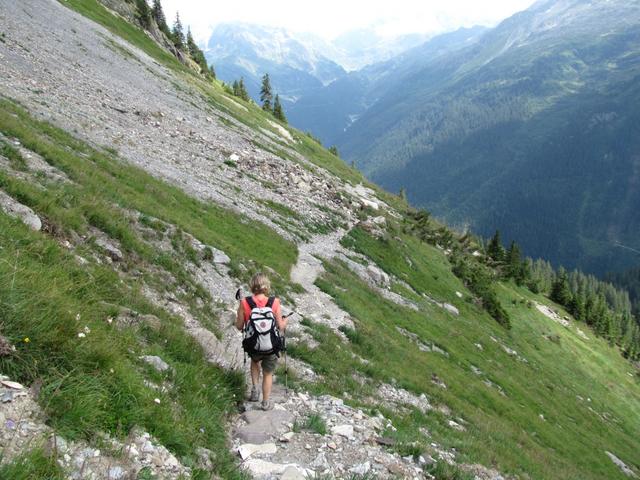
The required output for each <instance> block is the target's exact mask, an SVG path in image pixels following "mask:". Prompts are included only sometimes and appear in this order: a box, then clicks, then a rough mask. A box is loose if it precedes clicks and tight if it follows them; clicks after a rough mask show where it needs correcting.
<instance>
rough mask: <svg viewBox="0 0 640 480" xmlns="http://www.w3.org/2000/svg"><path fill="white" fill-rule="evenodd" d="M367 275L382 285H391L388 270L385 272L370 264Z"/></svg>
mask: <svg viewBox="0 0 640 480" xmlns="http://www.w3.org/2000/svg"><path fill="white" fill-rule="evenodd" d="M367 275H369V277H370V278H371V280H373V281H374V282H375V283H376V284H378V285H382V286H385V287H386V286H388V285H389V275H387V273H386V272H383V271H382V270H380V269H379V268H378V267H376V266H374V265H369V266H368V267H367Z"/></svg>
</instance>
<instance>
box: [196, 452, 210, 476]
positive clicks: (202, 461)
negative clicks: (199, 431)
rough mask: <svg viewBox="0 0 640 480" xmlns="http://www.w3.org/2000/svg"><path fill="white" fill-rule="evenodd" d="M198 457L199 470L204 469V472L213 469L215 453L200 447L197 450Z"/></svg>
mask: <svg viewBox="0 0 640 480" xmlns="http://www.w3.org/2000/svg"><path fill="white" fill-rule="evenodd" d="M196 455H197V456H198V468H202V469H203V470H212V469H213V462H212V461H211V459H212V458H213V452H212V451H211V450H209V449H207V448H203V447H198V448H196Z"/></svg>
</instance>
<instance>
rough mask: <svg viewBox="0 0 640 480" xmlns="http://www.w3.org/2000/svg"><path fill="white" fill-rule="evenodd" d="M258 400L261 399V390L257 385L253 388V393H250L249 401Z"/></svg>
mask: <svg viewBox="0 0 640 480" xmlns="http://www.w3.org/2000/svg"><path fill="white" fill-rule="evenodd" d="M258 400H260V392H259V391H258V389H257V388H256V387H253V388H252V389H251V395H249V401H250V402H257V401H258Z"/></svg>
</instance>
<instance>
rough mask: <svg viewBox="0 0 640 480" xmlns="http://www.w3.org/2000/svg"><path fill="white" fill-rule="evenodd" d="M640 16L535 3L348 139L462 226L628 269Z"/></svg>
mask: <svg viewBox="0 0 640 480" xmlns="http://www.w3.org/2000/svg"><path fill="white" fill-rule="evenodd" d="M638 20H640V8H639V7H638V6H637V4H628V3H625V2H604V3H603V2H595V3H593V2H592V3H585V2H571V1H552V2H538V3H536V4H535V5H534V6H533V7H532V8H531V9H530V10H528V11H525V12H522V13H520V14H517V15H515V16H513V17H512V18H510V19H508V20H506V21H504V22H503V23H502V24H501V25H499V26H498V27H497V28H495V29H494V30H492V31H491V32H489V33H487V34H485V35H484V36H483V37H482V38H481V40H480V41H479V42H478V43H477V44H476V45H474V46H472V47H469V48H467V49H465V50H462V51H460V52H457V53H454V54H452V55H448V56H447V57H445V58H440V59H437V60H436V61H434V62H432V63H431V64H429V65H427V66H426V67H424V68H423V69H421V70H417V71H414V72H412V73H411V74H410V75H408V76H406V77H405V78H404V79H403V80H402V82H401V83H402V84H403V85H404V86H405V88H403V89H402V90H396V91H393V92H390V93H388V94H387V95H385V96H384V97H383V98H381V99H380V100H379V101H378V102H377V103H376V104H375V105H374V106H373V107H372V108H370V109H368V110H367V112H366V113H365V114H364V115H363V116H362V117H361V118H360V119H359V120H358V121H357V122H356V123H354V124H353V125H352V126H351V127H350V128H349V129H348V130H347V131H346V132H345V133H344V134H343V136H342V138H341V140H339V141H338V146H339V148H340V150H341V151H342V152H343V153H344V155H345V156H346V157H347V158H349V159H354V160H356V161H357V163H358V165H359V166H361V168H362V169H363V170H364V171H365V172H366V173H367V174H368V175H369V176H370V177H371V178H373V179H374V180H376V181H378V182H380V183H381V184H382V185H384V186H386V187H387V188H389V189H392V190H396V191H397V190H398V189H399V188H401V187H405V188H407V190H408V192H409V197H410V198H411V199H412V200H413V201H415V202H417V203H418V204H421V205H425V206H428V207H429V208H430V209H433V211H434V212H435V213H436V214H438V215H439V216H443V217H445V218H447V219H448V220H449V221H451V222H453V223H456V224H460V225H462V224H468V225H470V226H471V227H472V228H473V230H474V231H477V232H478V233H480V234H482V235H485V236H488V235H489V234H491V233H492V231H494V230H495V229H496V228H499V229H500V230H501V231H502V232H503V234H506V236H507V237H508V238H513V239H517V240H518V242H519V243H521V244H522V245H523V246H524V247H525V251H526V252H527V254H529V255H533V256H543V257H545V258H548V259H550V260H552V261H553V262H554V263H556V264H558V263H562V264H564V265H566V266H568V267H575V266H578V267H581V268H582V269H585V270H588V271H591V272H599V273H602V272H604V271H606V270H615V269H620V268H622V267H623V266H624V265H625V264H628V262H629V261H633V259H632V258H631V257H630V256H629V255H627V254H625V253H624V252H623V251H621V250H620V249H615V248H613V247H612V245H613V243H615V241H621V242H623V243H624V242H625V241H627V242H629V243H631V244H633V242H634V238H635V237H636V236H637V232H638V229H639V228H640V223H639V218H638V216H637V212H636V209H635V208H634V205H636V204H637V201H638V198H637V189H636V188H635V183H634V182H635V180H634V179H635V177H636V173H635V172H636V170H637V158H636V156H637V155H636V153H635V152H637V148H638V145H637V140H636V139H637V138H638V135H637V134H638V130H637V126H638V125H639V123H638V119H637V114H636V112H635V111H634V109H633V108H630V106H631V105H633V104H634V103H636V102H637V98H638V89H637V84H638V80H637V79H638V75H639V74H640V70H639V68H638V65H640V63H639V62H638V61H637V59H638V55H639V54H640V31H639V30H638V28H637V25H638ZM371 138H375V139H376V140H375V141H373V142H372V141H370V139H371ZM556 205H563V206H565V207H566V208H563V209H558V208H556Z"/></svg>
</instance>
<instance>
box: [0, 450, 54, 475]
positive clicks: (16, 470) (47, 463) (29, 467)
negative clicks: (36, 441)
mask: <svg viewBox="0 0 640 480" xmlns="http://www.w3.org/2000/svg"><path fill="white" fill-rule="evenodd" d="M36 478H37V479H39V480H63V479H64V474H63V472H62V469H61V468H60V466H59V465H58V464H57V463H56V461H55V459H54V458H52V457H50V456H47V455H46V453H45V452H44V451H43V450H42V449H40V448H35V449H33V450H31V451H29V452H25V453H24V454H22V455H21V456H19V457H18V458H16V459H15V460H13V461H12V462H11V463H8V464H6V465H2V466H0V479H6V480H34V479H36Z"/></svg>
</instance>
